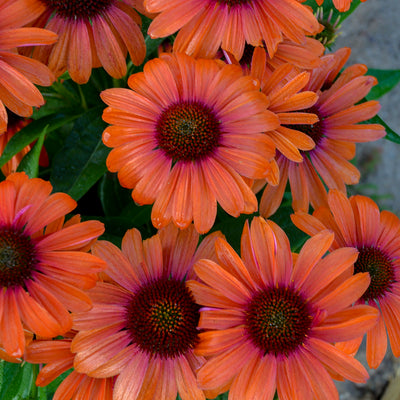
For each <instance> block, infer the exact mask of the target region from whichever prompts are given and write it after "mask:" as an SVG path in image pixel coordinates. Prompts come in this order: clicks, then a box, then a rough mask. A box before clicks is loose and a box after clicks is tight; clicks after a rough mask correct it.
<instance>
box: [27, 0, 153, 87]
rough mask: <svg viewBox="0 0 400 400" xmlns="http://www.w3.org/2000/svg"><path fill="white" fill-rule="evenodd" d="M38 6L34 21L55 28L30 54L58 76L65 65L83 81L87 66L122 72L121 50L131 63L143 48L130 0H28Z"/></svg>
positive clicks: (138, 59) (138, 60)
mask: <svg viewBox="0 0 400 400" xmlns="http://www.w3.org/2000/svg"><path fill="white" fill-rule="evenodd" d="M30 1H31V3H34V4H37V6H38V7H39V6H41V7H42V8H43V12H42V14H41V15H40V17H39V18H38V19H36V20H35V21H34V22H33V25H34V26H38V27H45V28H46V29H49V30H50V31H53V32H56V33H57V34H58V37H59V38H58V41H57V43H56V44H54V45H53V46H49V47H47V48H35V49H34V51H33V58H35V59H37V60H40V61H42V62H43V63H45V64H46V65H48V66H49V68H50V69H51V70H52V71H53V72H54V74H55V75H56V77H59V76H60V75H61V74H63V73H64V72H65V71H66V70H68V72H69V74H70V76H71V78H72V79H73V80H74V81H75V82H77V83H80V84H82V83H86V82H87V81H88V80H89V77H90V75H91V72H92V68H97V67H103V68H104V69H105V70H106V71H107V73H108V74H109V75H111V76H112V77H114V78H122V77H123V76H124V75H125V74H126V72H127V65H126V55H127V52H128V53H129V55H130V58H131V60H132V62H133V64H135V65H140V64H141V63H142V62H143V60H144V57H145V54H146V47H145V43H144V38H143V34H142V32H141V30H140V26H141V19H140V16H139V14H138V13H137V12H136V11H135V10H134V9H133V7H132V1H131V0H85V1H81V0H61V1H58V0H57V1H56V0H30Z"/></svg>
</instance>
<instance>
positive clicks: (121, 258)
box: [71, 224, 221, 400]
mask: <svg viewBox="0 0 400 400" xmlns="http://www.w3.org/2000/svg"><path fill="white" fill-rule="evenodd" d="M219 236H221V235H220V234H217V233H214V234H212V235H209V236H208V237H206V238H205V239H203V241H202V243H201V245H200V246H199V248H198V249H197V250H196V247H197V244H198V239H199V236H198V234H197V232H196V230H195V229H194V227H193V225H191V226H190V227H189V228H188V229H186V230H182V231H179V229H178V228H176V227H175V226H174V225H172V224H171V225H170V226H168V227H166V228H164V230H163V231H162V232H160V233H158V234H157V235H155V236H153V237H151V238H150V239H147V240H144V241H143V242H142V239H141V235H140V233H139V231H138V230H136V229H131V230H129V231H127V233H126V234H125V236H124V238H123V241H122V251H121V250H119V249H118V248H117V247H116V246H115V245H113V244H111V243H109V242H106V241H98V242H96V243H95V244H94V246H93V247H92V251H93V253H94V254H95V255H97V256H99V257H101V258H102V259H104V260H105V261H106V262H107V264H108V268H107V269H106V273H107V274H108V275H109V276H110V278H111V279H112V282H111V283H109V282H99V283H98V285H97V286H96V287H95V288H93V289H91V290H89V291H88V293H89V294H90V296H91V298H92V300H93V304H94V306H93V308H92V310H90V311H89V312H86V313H77V314H75V316H74V329H76V330H78V331H79V332H78V334H77V335H76V336H75V338H74V339H73V341H72V346H71V349H72V351H73V352H75V353H76V356H75V361H74V367H75V370H76V371H77V372H80V373H86V374H88V375H89V376H92V377H95V378H107V377H112V376H115V375H118V374H119V376H118V377H117V378H116V382H115V387H114V397H113V398H114V400H134V399H143V398H149V399H150V398H153V399H163V400H175V399H176V396H177V393H179V395H180V396H181V398H182V399H183V400H197V399H199V400H200V399H202V400H205V395H204V393H203V391H201V390H200V389H199V388H198V387H197V384H196V377H195V370H196V369H197V368H198V367H199V366H200V365H202V364H203V363H204V359H203V357H198V356H196V355H195V354H194V353H193V350H194V348H195V347H196V345H197V343H198V330H197V322H198V319H199V307H198V305H197V304H196V303H195V301H194V299H193V296H192V294H191V293H190V290H189V289H188V288H187V287H186V284H185V277H186V276H187V275H189V276H191V275H192V265H193V262H194V261H196V260H198V259H199V258H201V257H204V256H205V257H211V258H214V259H215V255H214V256H213V253H214V254H215V250H214V242H215V240H216V238H217V237H219Z"/></svg>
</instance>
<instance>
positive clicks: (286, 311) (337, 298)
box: [187, 218, 378, 400]
mask: <svg viewBox="0 0 400 400" xmlns="http://www.w3.org/2000/svg"><path fill="white" fill-rule="evenodd" d="M333 240H334V235H333V233H330V232H328V231H327V230H325V231H323V232H321V233H320V234H318V235H316V236H315V237H313V238H311V239H309V240H308V241H307V242H306V243H305V244H304V246H303V248H302V249H301V251H300V253H299V254H298V255H297V256H296V257H295V258H293V257H292V253H291V250H290V245H289V241H288V239H287V237H286V235H285V233H284V232H283V231H282V230H281V228H279V227H278V226H277V225H276V224H274V223H273V222H271V221H265V220H264V219H262V218H255V219H253V221H252V224H251V226H249V224H246V225H245V227H244V230H243V234H242V242H241V258H240V257H239V256H238V255H237V254H236V253H235V251H234V250H233V249H232V248H231V246H230V245H229V244H228V243H227V242H226V241H225V240H222V239H218V240H217V241H216V254H217V262H214V261H212V260H207V259H203V260H199V261H198V262H197V263H195V265H194V271H195V273H196V274H197V276H198V278H199V279H200V282H199V281H194V280H192V281H189V282H188V283H187V284H188V286H189V288H190V289H191V290H192V292H193V294H194V297H195V299H196V301H197V302H198V303H199V304H201V305H202V306H204V307H203V308H201V309H200V321H199V329H201V330H203V331H201V332H200V333H199V338H200V343H199V344H198V345H197V347H196V348H195V354H197V355H199V356H200V355H201V356H204V357H206V359H207V361H206V363H205V364H204V365H203V366H201V367H200V369H199V370H198V373H197V376H198V383H199V386H200V387H201V388H203V389H211V390H218V388H219V389H222V388H224V389H226V388H227V387H228V388H229V399H232V400H250V399H264V400H272V399H273V398H274V394H275V391H277V394H278V397H279V399H281V400H292V399H297V400H306V399H310V398H314V399H324V400H330V399H338V392H337V389H336V387H335V385H334V382H333V380H332V378H331V374H333V375H335V376H337V377H338V378H341V379H343V378H344V379H349V380H352V381H354V382H365V381H366V379H367V377H368V374H367V371H366V370H365V368H364V367H363V366H362V364H361V363H360V362H359V361H357V360H356V359H354V358H353V357H352V356H350V355H348V354H346V353H345V352H343V351H341V350H339V349H338V348H336V347H335V346H334V345H333V343H334V342H337V341H342V340H344V339H345V338H348V339H353V338H356V337H358V336H359V335H360V333H361V334H363V333H364V332H366V331H367V330H368V329H370V328H371V327H372V326H373V325H374V324H375V323H376V320H377V316H378V311H377V310H376V309H374V308H373V307H370V306H367V305H357V306H353V307H351V305H352V304H353V303H354V302H355V301H357V300H358V299H359V298H360V296H362V294H363V293H364V292H365V290H366V288H367V287H368V285H369V283H370V278H369V275H368V274H367V273H365V272H364V273H358V274H355V275H354V276H349V277H348V279H344V280H342V281H340V282H336V278H337V276H339V275H340V274H342V273H343V272H345V271H347V270H349V269H351V266H352V263H353V262H354V261H355V260H356V259H357V250H356V249H354V248H342V249H339V250H336V251H334V252H332V253H331V254H329V255H328V256H326V257H323V256H324V254H325V253H326V251H327V250H328V249H329V248H330V246H331V245H332V242H333Z"/></svg>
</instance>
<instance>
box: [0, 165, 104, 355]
mask: <svg viewBox="0 0 400 400" xmlns="http://www.w3.org/2000/svg"><path fill="white" fill-rule="evenodd" d="M51 191H52V186H51V184H50V183H49V182H46V181H43V180H42V179H38V178H35V179H28V177H27V176H26V174H25V173H14V174H11V175H9V176H8V177H7V178H6V180H5V181H2V182H0V198H1V202H0V287H1V288H2V289H1V291H0V305H1V307H0V310H1V311H0V313H1V322H0V343H2V345H3V347H4V349H5V351H6V352H7V353H8V354H10V355H11V356H12V357H20V356H21V355H22V354H23V352H24V347H25V338H24V327H26V328H27V329H28V330H29V331H31V332H33V333H34V334H36V335H39V336H41V337H45V338H51V337H54V336H57V335H60V334H62V333H64V332H66V331H68V330H69V329H70V328H71V326H72V319H71V316H70V313H69V312H68V311H81V310H87V309H89V308H90V307H91V301H90V298H89V297H88V295H87V294H85V293H84V291H83V289H87V288H90V287H93V286H94V285H95V283H96V281H97V272H99V271H101V270H102V269H103V268H104V267H105V265H104V262H103V261H102V260H100V259H99V258H97V257H95V256H93V255H91V254H88V253H87V252H86V251H87V250H86V249H85V247H87V245H89V244H91V242H92V241H93V240H95V239H96V238H97V237H98V236H100V235H101V234H102V233H103V231H104V226H103V224H102V223H100V222H98V221H87V222H83V223H79V221H78V219H77V218H76V217H74V218H71V219H70V220H69V221H68V222H66V223H65V224H64V216H65V214H67V213H69V212H71V211H72V210H73V209H74V208H75V207H76V202H75V200H73V199H72V198H71V197H70V196H68V195H67V194H65V193H54V194H50V193H51Z"/></svg>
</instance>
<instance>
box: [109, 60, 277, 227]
mask: <svg viewBox="0 0 400 400" xmlns="http://www.w3.org/2000/svg"><path fill="white" fill-rule="evenodd" d="M128 85H129V86H130V88H131V89H132V90H131V89H123V88H115V89H107V90H105V91H103V92H102V93H101V98H102V99H103V101H104V102H105V103H106V104H107V105H109V107H108V108H106V109H105V110H104V113H103V119H104V120H105V121H106V122H108V123H110V124H113V126H111V127H108V128H107V129H106V130H105V131H104V133H103V142H104V144H105V145H106V146H108V147H113V148H114V149H113V150H111V152H110V154H109V156H108V158H107V167H108V169H109V170H110V171H111V172H118V179H119V182H120V184H121V185H122V186H124V187H127V188H133V191H132V198H133V200H134V201H135V202H136V203H138V204H152V203H154V205H153V209H152V216H151V218H152V222H153V225H154V226H155V227H156V228H161V227H163V226H165V225H167V224H168V223H169V222H170V221H171V220H172V221H173V222H174V224H175V225H177V226H179V227H180V228H182V229H183V228H185V227H187V226H189V224H190V223H191V222H192V221H194V225H195V227H196V229H197V230H198V232H200V233H205V232H207V231H209V230H210V229H211V227H212V225H213V223H214V220H215V216H216V211H217V202H218V203H219V204H220V205H221V207H222V208H223V209H224V210H225V211H226V212H227V213H228V214H230V215H233V216H235V217H238V216H239V214H240V213H252V212H254V211H256V209H257V206H258V204H257V199H256V197H255V195H254V193H252V192H251V190H250V189H249V186H248V185H247V184H246V183H245V181H244V179H243V177H245V178H249V179H262V178H267V179H268V180H269V181H270V182H273V183H274V184H276V183H277V179H278V177H277V176H276V174H275V172H276V171H275V170H274V168H273V167H272V166H271V162H272V161H273V158H274V155H275V147H274V144H273V142H272V140H271V139H270V138H269V137H268V135H267V134H265V133H264V132H266V131H269V130H271V129H274V128H276V127H277V126H278V124H279V122H278V118H277V117H276V115H275V114H274V113H272V112H270V111H268V110H267V107H268V99H267V98H266V96H265V95H264V94H262V93H260V91H259V84H258V81H257V80H255V79H253V78H251V77H249V76H243V75H242V71H241V68H240V67H238V66H235V65H226V64H224V63H222V62H219V61H216V60H195V59H193V58H192V57H189V56H187V55H185V54H179V53H175V54H165V55H163V56H162V57H161V58H157V59H153V60H150V61H149V62H148V63H146V65H145V66H144V71H143V72H140V73H137V74H134V75H132V76H130V77H129V80H128Z"/></svg>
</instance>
